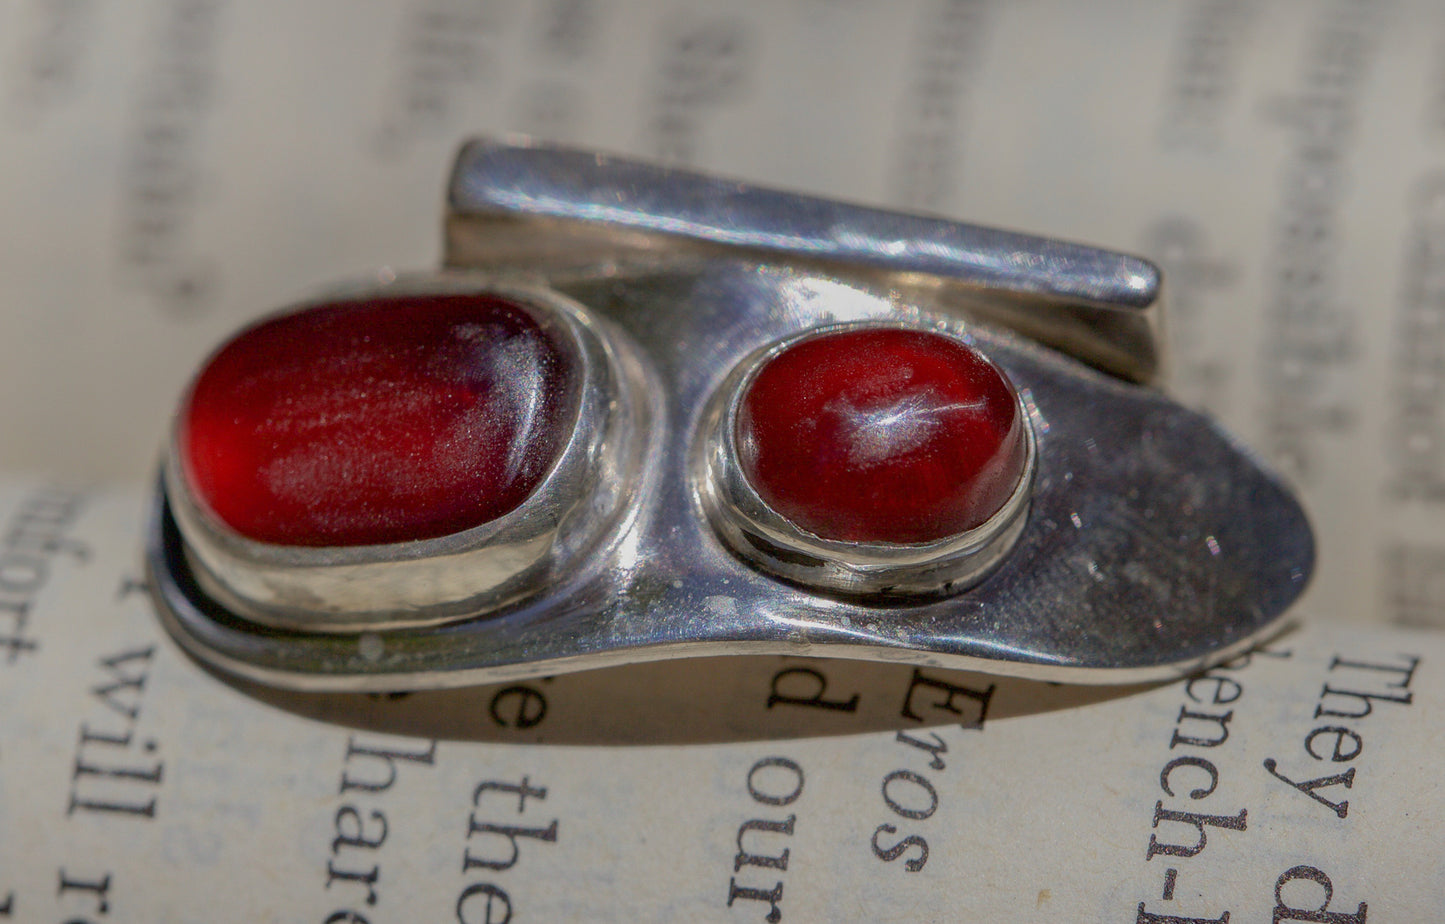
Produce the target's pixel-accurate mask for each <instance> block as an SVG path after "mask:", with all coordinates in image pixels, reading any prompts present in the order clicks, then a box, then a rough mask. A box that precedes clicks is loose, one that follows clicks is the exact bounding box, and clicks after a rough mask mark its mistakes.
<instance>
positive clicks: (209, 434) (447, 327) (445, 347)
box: [179, 294, 580, 546]
mask: <svg viewBox="0 0 1445 924" xmlns="http://www.w3.org/2000/svg"><path fill="white" fill-rule="evenodd" d="M578 365H579V361H578V359H577V357H576V354H575V350H574V348H573V347H572V346H571V341H570V340H569V339H568V335H567V334H566V333H565V332H563V331H561V330H559V329H558V327H557V325H556V323H555V322H549V321H548V320H546V319H545V318H543V317H541V316H540V315H539V314H538V313H536V312H534V311H532V310H529V309H528V308H526V307H524V306H522V305H520V304H518V303H516V302H513V301H511V300H508V299H504V298H500V297H497V296H492V295H453V294H443V295H415V296H398V297H388V298H378V299H366V300H358V301H344V302H336V303H333V304H327V305H322V306H319V307H314V308H309V309H306V310H303V311H300V312H297V313H295V314H291V315H286V316H284V317H278V318H275V319H272V320H269V321H265V322H262V323H261V324H259V325H257V326H255V327H252V328H250V329H249V330H247V331H245V332H243V333H242V334H240V335H239V336H238V337H237V338H236V339H234V340H232V341H231V342H230V343H228V344H227V345H226V346H225V347H224V348H222V349H221V350H220V352H218V353H217V354H216V355H215V356H214V357H213V358H212V359H211V360H210V362H209V363H208V364H207V365H206V367H205V368H204V369H203V370H202V371H201V374H200V376H199V377H198V378H197V380H196V382H195V385H194V386H193V388H192V390H191V394H190V397H189V400H188V402H187V404H186V406H185V407H184V408H183V410H182V412H181V419H180V429H179V451H180V461H181V466H182V472H183V475H184V478H185V479H186V482H187V484H188V485H189V487H190V489H191V492H192V495H193V496H194V497H195V498H196V499H197V500H198V501H199V502H200V503H201V505H202V506H204V507H205V508H206V509H208V510H209V511H210V512H211V513H212V514H213V515H214V516H215V517H217V518H219V519H220V520H221V521H222V522H224V523H225V524H226V525H228V526H229V527H231V529H233V530H235V531H236V532H237V533H240V534H241V535H242V536H245V537H247V538H250V539H254V540H257V541H259V542H266V543H271V544H276V545H286V546H356V545H372V544H376V543H393V542H405V541H409V540H415V539H432V538H436V537H438V536H444V535H448V534H450V533H455V532H459V531H461V530H465V529H469V528H471V527H474V526H479V525H481V524H483V523H487V522H489V521H491V520H494V519H496V518H497V517H500V516H502V515H503V514H506V513H508V512H509V511H511V510H513V509H515V508H516V507H517V505H518V504H520V503H521V502H522V501H523V500H524V499H525V498H526V497H527V495H529V494H530V493H531V492H532V490H533V489H534V488H536V486H537V484H538V483H539V482H540V481H541V480H542V478H543V476H544V475H545V474H546V473H547V471H548V470H549V469H550V467H551V466H552V463H553V462H554V461H555V460H556V458H557V456H558V453H559V452H560V451H561V448H562V447H563V446H564V445H565V443H566V441H567V439H568V437H569V436H570V434H571V430H572V426H573V422H574V421H575V418H576V408H577V404H578V400H579V394H580V379H579V370H578Z"/></svg>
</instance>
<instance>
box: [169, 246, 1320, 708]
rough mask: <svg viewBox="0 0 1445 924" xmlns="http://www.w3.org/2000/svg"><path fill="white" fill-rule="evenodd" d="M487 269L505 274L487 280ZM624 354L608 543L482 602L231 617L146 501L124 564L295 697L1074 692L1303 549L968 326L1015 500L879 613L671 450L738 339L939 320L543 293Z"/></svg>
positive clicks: (608, 274) (1124, 416) (763, 276)
mask: <svg viewBox="0 0 1445 924" xmlns="http://www.w3.org/2000/svg"><path fill="white" fill-rule="evenodd" d="M496 284H498V285H505V284H507V278H506V277H498V278H497V279H496ZM557 285H558V287H559V288H561V289H562V290H563V291H564V292H565V294H566V295H567V296H569V297H571V298H573V299H575V300H576V301H577V302H579V303H581V304H582V305H584V306H586V307H587V308H588V309H590V310H591V311H594V312H597V313H599V314H601V315H604V316H606V317H607V318H610V319H611V320H612V321H613V322H614V323H616V324H617V325H618V326H619V327H621V328H622V329H623V330H624V331H625V332H626V333H627V334H628V335H629V336H630V337H631V338H632V340H633V341H634V342H636V343H637V344H639V345H640V347H641V349H642V351H643V353H644V354H645V361H646V363H647V365H648V371H649V375H650V376H652V377H653V380H654V381H655V382H657V383H658V384H657V386H656V387H655V388H654V389H653V390H652V391H651V392H650V394H651V396H652V397H653V398H654V399H655V400H656V401H657V402H658V403H659V404H660V410H659V413H658V416H657V417H656V418H655V419H654V420H653V422H652V426H651V431H650V432H651V436H652V439H653V441H654V442H653V444H652V446H653V448H652V449H651V450H650V451H649V455H648V460H649V464H648V465H647V466H646V468H645V469H644V470H643V471H642V472H641V475H640V477H639V479H638V480H637V482H636V485H635V490H634V492H633V493H632V495H631V498H630V503H631V504H632V508H631V512H630V514H629V516H628V517H627V518H626V519H625V522H623V524H622V527H621V532H620V534H618V535H616V536H614V537H613V538H612V539H611V540H610V541H608V542H606V543H603V544H601V545H600V546H599V549H598V554H595V555H591V556H588V557H586V558H585V559H584V560H582V561H580V562H579V564H578V567H577V569H576V570H575V571H573V572H572V573H563V574H558V575H557V579H556V582H555V583H553V584H551V585H549V586H547V587H546V588H545V589H543V590H541V591H539V592H538V593H536V594H534V595H532V596H530V597H526V598H523V599H519V600H516V601H514V602H513V603H511V604H509V605H507V606H505V607H504V608H502V609H501V610H499V611H497V612H495V613H493V614H492V615H489V616H485V617H480V618H475V619H469V620H464V621H458V622H451V623H448V624H445V625H436V626H407V627H391V628H381V629H376V630H372V631H364V632H355V633H351V634H349V635H341V634H336V633H320V632H301V631H293V630H280V629H275V628H270V627H265V626H261V625H258V624H256V623H254V622H251V621H248V620H246V619H243V618H240V617H238V616H237V615H236V614H235V613H233V612H230V611H228V610H227V609H226V608H225V607H223V606H221V605H220V604H218V603H217V602H216V601H215V600H214V599H212V598H211V597H210V596H208V595H207V594H206V593H205V592H204V590H203V588H202V587H201V586H200V585H199V584H198V582H197V581H196V578H195V575H194V573H193V572H192V570H191V568H190V564H189V562H188V559H187V556H186V554H185V550H184V547H183V544H182V542H181V539H180V536H179V533H178V532H177V530H176V527H175V521H174V518H173V516H172V515H171V512H170V511H169V509H168V506H167V503H166V500H165V495H164V492H160V493H158V494H157V501H156V508H155V510H154V517H153V522H152V527H151V531H150V539H149V542H150V548H149V560H150V566H151V575H152V580H153V586H154V589H155V592H156V595H157V599H158V601H159V603H160V611H161V614H162V617H163V619H164V620H165V621H166V623H167V625H168V627H169V628H170V630H171V632H172V633H173V634H174V636H175V637H176V638H177V639H178V640H179V641H180V642H181V644H183V645H184V646H185V647H186V648H187V649H188V650H189V651H191V652H192V653H193V654H194V655H195V656H196V657H198V658H199V659H201V660H203V661H205V662H207V663H209V664H211V665H214V666H216V667H218V668H221V669H223V670H226V671H229V672H232V673H236V674H239V675H242V676H245V677H248V678H251V679H254V680H259V681H261V682H263V683H268V684H274V685H277V686H282V687H289V688H294V689H305V690H400V689H425V688H438V687H450V686H461V685H468V684H474V683H482V682H489V681H495V680H503V679H509V678H520V677H528V676H539V675H547V674H553V673H558V672H563V671H570V670H580V669H585V668H589V667H602V666H607V665H616V664H622V663H629V662H635V661H644V660H656V659H662V658H675V657H688V656H696V655H704V654H727V653H767V652H775V653H779V654H793V655H827V656H830V657H852V658H867V659H880V660H890V661H902V662H912V663H916V664H921V665H933V666H941V667H956V668H968V669H976V670H982V671H987V672H991V673H997V674H1007V675H1013V676H1022V677H1032V678H1040V679H1048V680H1059V681H1069V682H1080V683H1120V682H1131V681H1146V680H1154V679H1161V678H1166V677H1171V676H1175V675H1180V674H1184V673H1188V672H1190V671H1193V670H1197V669H1199V668H1201V667H1203V666H1206V665H1208V664H1211V663H1216V662H1218V661H1220V660H1223V659H1225V658H1227V657H1229V656H1231V655H1232V654H1233V653H1236V652H1238V651H1240V650H1242V649H1244V648H1245V647H1247V646H1249V645H1251V644H1253V643H1255V642H1257V641H1259V640H1260V639H1261V638H1263V637H1265V636H1267V635H1269V634H1270V633H1272V632H1275V631H1278V630H1279V629H1280V628H1281V626H1282V622H1281V620H1282V617H1283V616H1284V614H1285V612H1286V610H1287V609H1288V607H1289V605H1290V603H1291V602H1292V601H1293V600H1294V599H1295V598H1296V597H1297V596H1298V594H1299V593H1300V591H1301V590H1302V589H1303V588H1304V586H1305V583H1306V581H1307V579H1308V576H1309V573H1310V570H1311V568H1312V566H1313V556H1314V546H1313V540H1312V536H1311V533H1310V529H1309V525H1308V523H1307V521H1306V519H1305V516H1304V513H1303V512H1302V511H1301V509H1300V507H1299V505H1298V504H1297V503H1296V502H1295V500H1294V499H1293V497H1292V496H1291V495H1290V493H1289V492H1288V491H1287V490H1286V489H1285V488H1284V486H1283V485H1282V484H1281V483H1280V482H1279V481H1278V480H1277V479H1276V478H1275V477H1274V476H1273V475H1271V474H1270V473H1269V472H1267V471H1266V470H1264V469H1263V468H1262V467H1261V466H1260V465H1259V463H1258V462H1257V461H1256V460H1255V459H1254V458H1253V457H1252V456H1251V455H1250V454H1249V453H1248V452H1247V451H1246V450H1244V449H1243V448H1242V447H1240V446H1238V445H1237V444H1235V443H1234V442H1233V441H1232V440H1231V439H1230V438H1229V437H1228V436H1226V435H1225V434H1223V433H1222V432H1220V431H1219V430H1218V429H1217V428H1216V427H1215V426H1214V425H1213V424H1211V423H1210V422H1209V421H1208V420H1206V419H1205V418H1203V417H1201V416H1200V415H1198V414H1196V413H1193V412H1191V411H1189V410H1187V409H1185V408H1182V407H1180V406H1178V405H1177V404H1174V403H1173V402H1171V401H1169V400H1168V399H1167V398H1166V397H1164V396H1163V395H1162V394H1160V393H1158V392H1156V391H1154V390H1151V389H1147V388H1142V387H1138V386H1134V385H1130V384H1127V383H1124V382H1120V381H1118V380H1117V379H1114V378H1111V377H1109V376H1106V375H1103V374H1100V373H1098V372H1095V371H1093V370H1091V369H1089V368H1086V367H1085V366H1083V365H1081V364H1080V363H1078V362H1076V361H1075V360H1073V359H1070V358H1068V357H1066V356H1063V355H1061V354H1059V353H1057V352H1054V351H1052V350H1050V349H1047V348H1044V347H1041V346H1039V345H1037V344H1035V343H1032V342H1029V341H1027V340H1025V339H1023V338H1020V337H1018V336H1017V335H1015V334H1012V333H1010V332H1007V331H1000V330H996V329H992V328H989V327H987V326H986V325H980V324H971V325H969V326H968V328H967V333H968V336H970V337H972V338H973V343H974V344H975V345H976V346H977V347H978V348H979V349H981V350H982V351H983V352H984V353H985V354H986V355H987V356H988V357H989V358H990V359H991V360H992V361H993V362H994V363H995V364H997V365H998V366H999V367H1000V368H1002V369H1003V370H1004V371H1005V372H1006V373H1007V375H1008V376H1009V378H1010V379H1011V380H1012V381H1013V383H1014V385H1015V386H1016V387H1017V389H1018V390H1019V393H1020V395H1021V396H1022V398H1023V402H1024V406H1025V407H1026V409H1027V412H1028V415H1029V417H1030V420H1031V423H1032V426H1033V430H1034V433H1035V437H1036V444H1037V445H1036V450H1037V463H1036V466H1037V467H1036V473H1035V477H1034V491H1033V495H1032V500H1031V505H1030V509H1029V511H1028V514H1027V518H1026V521H1025V523H1024V526H1023V528H1022V531H1021V533H1020V535H1019V536H1018V539H1017V541H1016V542H1015V543H1014V545H1013V548H1012V550H1011V551H1010V552H1009V554H1008V555H1007V556H1006V557H1005V558H1004V560H1003V561H1002V562H1001V563H1000V564H999V565H998V567H997V568H996V569H994V570H993V571H992V572H991V573H990V574H989V575H988V576H987V577H986V578H985V579H984V580H982V581H981V582H980V583H979V584H977V585H976V586H974V587H973V588H971V589H969V590H967V591H965V592H963V593H961V594H958V595H956V596H950V597H946V598H943V599H933V600H927V601H914V602H907V603H898V602H892V601H888V600H869V599H858V598H854V599H846V598H840V597H838V596H836V595H830V594H822V593H809V592H805V591H802V590H800V589H799V588H798V587H797V586H795V585H793V584H789V583H786V582H783V581H780V580H779V579H777V578H775V577H773V576H771V575H769V574H767V573H764V572H763V571H761V570H759V569H757V568H755V567H753V566H752V565H751V564H749V563H748V562H746V561H744V560H742V559H740V558H739V557H738V556H737V555H735V554H733V553H732V551H731V550H730V549H729V548H728V547H727V546H726V545H725V544H724V543H723V542H722V541H721V540H720V539H719V538H718V536H717V534H716V533H715V531H714V530H713V528H712V527H711V526H710V525H709V523H708V521H707V518H706V516H705V515H704V513H703V511H702V509H701V504H700V500H699V498H698V496H697V492H696V486H695V481H694V479H693V478H692V477H691V474H690V465H689V458H690V456H691V454H692V452H693V448H694V446H695V443H696V441H697V440H698V439H699V438H700V433H701V428H702V426H703V421H702V415H703V413H704V408H705V406H706V405H707V402H708V400H709V398H710V397H711V396H712V395H713V393H714V391H715V390H716V389H717V388H718V387H719V386H720V385H721V383H722V382H723V380H724V379H725V378H726V377H727V375H728V374H729V373H730V372H731V370H732V369H733V368H734V367H735V366H736V365H737V364H738V363H739V362H741V361H742V360H743V359H744V358H745V357H747V356H748V355H750V354H751V353H753V352H754V351H755V350H757V349H759V348H761V347H764V346H765V345H767V344H769V343H772V342H773V341H775V340H777V339H779V338H783V337H788V336H792V335H794V334H796V333H798V332H800V331H802V330H806V329H808V328H811V327H814V326H817V325H823V324H835V323H840V322H854V321H870V320H878V321H888V322H903V323H923V324H926V325H935V324H943V325H949V324H959V328H958V329H959V330H960V331H961V329H962V325H961V324H960V322H957V321H956V320H951V319H949V318H946V317H943V316H938V315H933V314H930V313H928V312H927V311H925V310H923V308H922V307H920V306H917V305H913V304H907V303H900V302H898V301H897V300H896V297H895V296H896V293H892V292H890V291H886V290H869V289H867V288H863V287H859V286H858V285H857V284H855V283H853V282H844V281H840V280H839V279H837V278H832V277H828V276H825V275H819V274H816V273H811V272H803V271H799V270H798V269H796V268H793V267H790V266H786V265H766V264H758V263H756V262H754V261H752V260H747V259H742V260H727V259H721V258H709V259H697V260H685V261H680V262H678V263H675V264H674V265H672V266H670V267H667V268H665V269H645V270H637V271H631V270H626V269H620V268H618V267H616V266H608V267H603V268H601V269H599V270H598V271H597V272H596V273H595V274H594V275H593V277H592V278H582V277H581V276H580V275H578V276H574V278H572V280H571V281H570V282H567V283H565V284H562V283H558V284H557Z"/></svg>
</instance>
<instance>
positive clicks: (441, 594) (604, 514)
mask: <svg viewBox="0 0 1445 924" xmlns="http://www.w3.org/2000/svg"><path fill="white" fill-rule="evenodd" d="M471 292H475V293H487V294H493V295H500V296H502V297H504V298H507V299H509V300H511V301H513V302H514V303H518V304H521V305H524V306H527V307H528V308H529V310H530V311H531V312H533V313H534V315H536V316H538V317H539V318H542V319H543V322H544V323H545V324H546V325H547V326H549V327H552V328H555V329H558V330H559V332H560V333H561V334H562V335H563V339H564V340H567V341H569V343H570V346H571V348H572V352H573V353H574V359H575V361H576V363H577V368H578V379H579V380H580V388H579V397H578V401H577V406H576V408H575V410H574V411H573V413H572V421H573V422H572V426H571V435H570V437H569V438H568V439H567V441H566V442H565V443H564V445H563V446H562V449H561V451H560V453H559V455H558V458H557V461H556V462H555V464H554V465H553V466H552V468H551V469H550V470H549V471H548V472H547V474H546V476H545V477H544V478H543V480H542V482H541V483H540V484H539V485H538V486H537V488H536V489H535V490H534V491H533V492H532V494H531V495H530V496H529V497H528V498H527V499H526V500H524V501H523V502H522V504H521V505H520V506H518V507H517V508H516V509H514V510H512V511H511V512H510V513H507V514H506V515H504V516H502V517H499V518H497V519H495V520H492V521H490V522H487V523H484V524H482V525H480V526H477V527H474V528H472V529H468V530H465V531H463V532H459V533H453V534H451V535H448V536H442V537H440V538H436V539H427V540H423V541H416V542H403V543H390V544H384V545H367V546H333V547H306V546H285V545H273V544H269V543H264V542H257V541H255V540H252V539H249V538H247V537H245V536H242V535H240V534H239V533H237V532H235V531H234V530H232V529H231V528H230V527H228V526H227V525H226V524H225V523H223V522H221V521H220V520H219V519H218V518H217V517H215V516H214V515H213V514H211V513H210V511H208V510H207V509H206V508H205V506H204V504H203V503H201V502H200V501H198V499H197V498H195V497H194V496H193V495H192V492H191V491H190V490H189V486H188V484H187V482H186V479H185V478H184V477H183V476H182V474H181V470H180V463H179V458H180V452H179V448H178V445H177V440H178V438H179V432H178V429H179V428H178V427H177V428H175V430H174V431H173V433H172V435H171V449H170V452H169V453H168V454H167V463H166V470H165V477H164V483H165V491H166V495H167V499H168V504H169V509H170V511H171V516H172V517H173V518H174V520H175V522H176V526H177V528H178V529H179V530H180V532H181V534H182V535H183V536H185V539H186V556H187V560H188V562H189V567H190V570H191V572H192V574H193V575H194V576H195V579H196V581H197V582H198V585H199V586H200V587H202V588H203V589H204V591H205V592H206V593H207V595H209V596H210V597H212V598H213V599H215V600H217V601H219V602H221V603H222V604H224V605H225V606H226V607H227V608H228V609H229V610H230V611H232V612H234V613H237V614H239V615H242V616H244V617H245V618H247V619H250V620H253V621H255V622H257V623H262V624H265V625H268V626H271V627H275V628H280V629H297V630H302V631H315V632H352V631H357V630H360V629H378V628H387V627H395V626H403V625H405V626H416V625H427V624H435V623H442V622H449V621H453V620H457V619H463V618H467V617H471V616H475V615H477V614H478V613H483V612H490V611H492V610H495V609H497V608H498V607H500V606H502V605H504V604H506V603H508V602H510V601H512V600H516V599H518V598H520V597H523V596H526V595H529V594H535V593H536V592H538V591H539V589H541V588H545V587H548V586H551V585H552V584H553V583H555V582H556V581H557V580H558V579H559V576H560V575H565V574H567V573H569V572H571V571H572V570H574V569H575V568H576V567H577V566H578V562H579V561H581V560H585V559H587V558H589V557H591V556H593V555H596V554H598V553H599V545H602V544H605V543H606V542H609V541H616V539H617V537H618V536H619V535H620V534H622V533H623V532H625V529H624V527H625V523H624V521H625V518H626V517H627V516H629V515H630V514H631V512H632V511H633V510H634V509H635V507H634V505H633V504H632V503H631V495H632V488H633V486H634V485H635V484H636V483H637V481H638V480H639V479H640V478H641V472H642V469H643V468H644V466H645V464H646V457H647V455H648V453H649V440H651V439H652V427H651V417H652V413H653V409H652V407H651V405H650V402H651V401H652V399H651V398H649V397H648V394H649V393H650V392H651V391H653V390H654V388H655V385H654V384H653V383H650V382H649V381H648V374H647V372H646V371H645V366H644V364H643V363H642V362H641V361H640V360H639V358H638V357H637V356H636V355H635V348H634V347H633V346H632V345H631V343H630V341H629V340H628V338H627V337H626V336H625V335H622V334H620V332H618V331H616V330H614V329H613V328H612V325H611V323H610V322H608V321H607V320H606V319H605V318H602V317H599V316H595V315H593V314H591V313H589V312H587V311H585V310H584V309H583V308H582V307H581V306H579V305H578V304H577V303H576V302H574V301H572V300H571V299H568V298H566V297H564V296H561V295H559V294H558V293H556V292H554V291H551V290H549V289H546V288H543V287H541V286H538V285H535V284H528V283H527V281H526V280H520V279H519V280H511V281H508V282H506V283H500V282H498V281H497V280H495V279H493V278H481V277H478V276H476V275H475V274H471V273H465V272H451V273H444V274H435V275H428V276H424V277H415V278H405V277H403V278H401V279H397V280H395V281H392V282H390V283H387V284H384V285H377V284H374V283H373V284H368V285H366V286H361V287H349V288H346V289H338V290H334V291H332V292H328V293H326V295H325V296H324V297H322V298H318V299H316V300H313V301H309V302H304V303H300V304H297V305H292V306H290V307H289V308H288V309H286V311H287V312H290V311H299V310H304V309H306V308H308V307H311V306H315V305H321V304H326V303H328V302H332V301H337V300H347V301H350V300H356V299H364V298H367V297H376V298H387V297H395V296H399V295H406V294H423V293H426V294H432V293H471Z"/></svg>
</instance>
